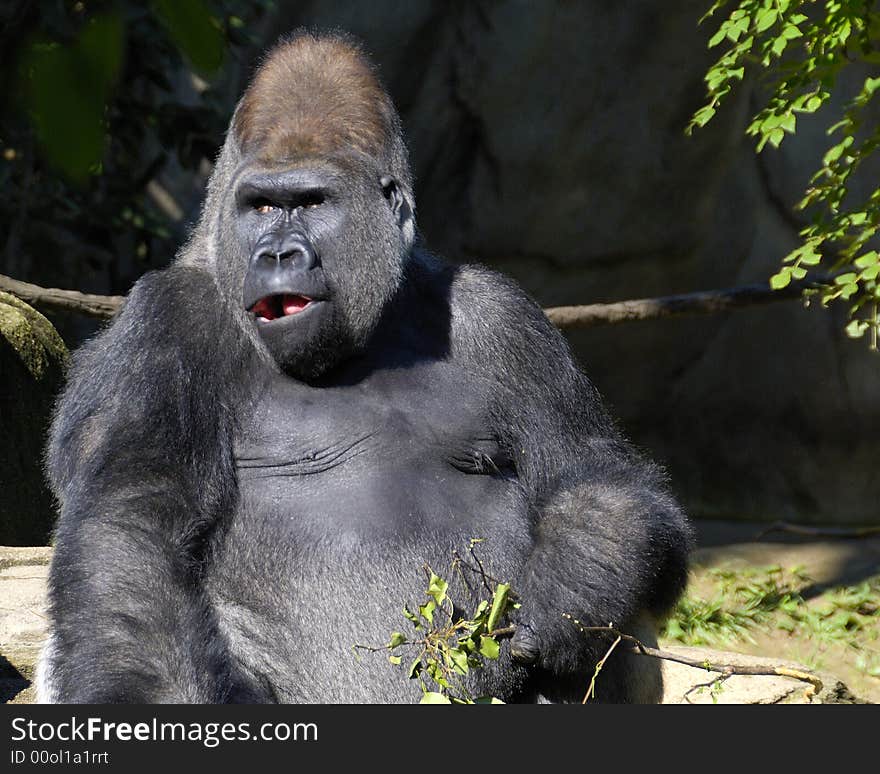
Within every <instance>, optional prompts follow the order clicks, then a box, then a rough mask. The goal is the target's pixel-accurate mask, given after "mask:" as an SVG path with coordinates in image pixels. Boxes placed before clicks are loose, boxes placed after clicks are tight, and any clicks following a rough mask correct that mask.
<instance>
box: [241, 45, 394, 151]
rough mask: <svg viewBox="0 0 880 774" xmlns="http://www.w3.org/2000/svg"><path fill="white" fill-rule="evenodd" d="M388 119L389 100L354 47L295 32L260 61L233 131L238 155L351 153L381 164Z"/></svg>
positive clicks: (391, 125)
mask: <svg viewBox="0 0 880 774" xmlns="http://www.w3.org/2000/svg"><path fill="white" fill-rule="evenodd" d="M396 121H397V119H396V113H395V111H394V107H393V105H392V103H391V100H390V98H389V97H388V95H387V94H386V92H385V90H384V89H383V88H382V85H381V84H380V83H379V80H378V78H377V76H376V74H375V72H374V70H373V67H372V65H371V64H370V62H369V61H368V60H367V58H366V57H365V56H364V54H363V53H362V52H361V50H360V49H359V48H358V46H357V45H356V44H355V43H353V42H351V41H349V40H347V39H345V38H344V37H342V36H340V35H328V36H321V37H318V36H315V35H312V34H310V33H300V34H298V35H296V36H295V37H293V38H291V39H290V40H287V41H285V42H283V43H281V44H279V45H278V46H277V47H276V48H274V49H273V50H272V51H271V52H270V54H269V56H268V57H267V59H266V60H265V61H264V62H263V64H262V65H261V67H260V68H259V70H258V71H257V74H256V76H255V77H254V79H253V81H252V82H251V85H250V86H249V87H248V89H247V91H246V92H245V95H244V97H243V98H242V101H241V104H240V105H239V109H238V111H237V113H236V117H235V122H234V124H233V129H234V131H235V135H236V137H237V138H238V141H239V143H240V145H241V148H242V150H243V151H244V152H245V153H249V152H251V151H256V152H258V154H259V156H261V157H262V158H265V159H269V160H273V161H280V160H284V159H290V158H296V157H300V156H318V157H326V156H332V155H335V154H339V153H345V152H348V151H351V150H354V151H356V152H360V153H363V154H366V155H368V156H371V157H373V158H378V159H385V158H386V157H387V155H388V152H389V151H390V150H391V149H390V147H389V146H390V144H391V138H393V137H394V136H395V134H396V132H397V126H396Z"/></svg>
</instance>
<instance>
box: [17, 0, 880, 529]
mask: <svg viewBox="0 0 880 774" xmlns="http://www.w3.org/2000/svg"><path fill="white" fill-rule="evenodd" d="M708 4H709V3H708V0H680V2H676V3H669V2H667V1H666V0H641V1H640V2H633V3H621V2H613V0H591V1H584V2H566V1H565V0H557V1H556V2H542V3H530V2H514V1H512V0H497V1H495V2H488V1H487V2H439V1H436V2H431V1H430V0H413V1H412V2H391V1H390V0H378V1H374V2H370V3H363V2H344V1H341V2H297V3H281V2H278V3H268V2H250V3H244V2H220V1H218V2H204V3H202V2H191V3H177V4H175V3H173V2H153V3H133V2H131V3H128V2H116V3H111V2H105V3H69V2H68V3H61V2H40V3H33V2H18V3H15V2H13V3H6V4H5V5H4V6H3V7H2V8H0V57H2V62H0V64H2V68H3V72H4V74H5V75H7V76H8V77H9V81H10V83H11V87H10V88H9V89H8V90H7V91H6V92H5V93H4V95H3V102H2V103H0V153H2V157H0V186H2V188H0V190H2V192H3V195H2V200H0V219H2V220H0V273H4V274H7V275H10V276H13V277H15V278H18V279H23V280H27V281H30V282H34V283H37V284H40V285H44V286H47V285H48V286H57V287H66V288H75V289H79V290H83V291H87V292H94V293H109V294H123V293H125V292H127V290H128V289H129V287H130V286H131V284H132V283H133V282H134V281H135V280H136V279H137V277H138V276H140V274H142V273H143V272H144V271H146V270H149V269H153V268H159V267H161V266H164V265H166V264H167V263H168V262H169V261H170V260H171V258H172V257H173V254H174V251H175V249H176V247H177V245H179V243H180V241H181V240H182V239H183V238H184V237H185V235H186V233H187V229H188V228H189V226H190V224H191V223H192V221H193V219H194V218H195V217H196V216H197V214H198V207H199V204H200V201H201V197H202V193H203V186H204V182H205V179H206V176H207V175H208V174H209V172H210V168H211V160H212V159H213V157H214V154H215V153H216V151H217V149H218V147H219V144H220V143H221V142H222V138H223V132H224V130H225V125H226V123H227V121H228V119H229V116H230V115H231V112H232V109H233V107H234V104H235V101H236V99H237V97H238V96H239V94H240V92H241V90H242V88H243V86H244V84H245V83H246V82H247V79H248V76H249V74H250V73H251V72H252V70H253V67H254V66H255V64H256V62H257V61H258V58H259V54H260V52H261V51H262V50H263V49H264V48H265V47H266V46H267V45H269V44H271V43H272V42H273V41H274V40H276V39H277V38H278V36H279V35H281V34H283V33H284V32H287V31H290V30H292V29H294V28H296V27H298V26H301V25H308V26H317V27H321V28H328V27H337V28H341V29H344V30H347V31H349V32H351V33H353V34H354V35H356V36H357V37H359V38H360V39H361V40H363V41H364V44H365V47H366V49H367V50H368V52H369V53H370V54H371V55H372V56H373V58H374V59H375V61H376V62H377V64H378V66H379V69H380V73H381V75H382V77H383V80H384V81H385V83H386V85H387V86H388V88H389V90H390V92H391V94H392V96H393V98H394V100H395V102H396V104H397V106H398V109H399V111H400V113H401V116H402V119H403V123H404V127H405V130H406V135H407V140H408V144H409V147H410V151H411V154H412V164H413V170H414V173H415V179H416V200H417V203H418V213H417V217H418V222H419V227H420V230H421V233H422V236H423V237H424V240H425V241H426V243H427V244H428V246H429V247H431V248H432V249H433V250H435V251H436V252H439V253H441V254H444V255H445V256H447V257H448V258H450V259H452V260H455V261H479V262H483V263H486V264H489V265H491V266H493V267H496V268H498V269H501V270H502V271H505V272H507V273H508V274H511V275H512V276H514V277H515V278H516V279H517V280H518V281H519V282H520V283H521V284H522V285H523V286H524V287H525V288H526V289H527V290H528V291H529V292H530V293H531V294H532V295H533V296H534V297H535V298H536V299H537V300H538V302H539V303H540V304H542V305H543V306H555V305H564V304H583V303H591V302H596V301H613V300H620V299H625V298H638V297H644V296H654V295H663V294H670V293H681V292H688V291H693V290H700V289H705V288H713V287H725V286H731V285H737V284H746V283H751V282H765V281H766V280H767V278H768V277H769V276H770V275H771V274H772V273H773V272H774V271H775V270H776V268H777V266H778V263H779V260H780V258H781V256H783V255H785V254H786V253H787V252H788V251H789V250H790V249H791V248H792V247H793V246H794V245H795V244H796V243H797V231H798V229H799V228H800V227H801V225H802V223H801V222H800V220H799V218H800V215H797V214H795V213H793V212H792V209H791V207H792V205H793V204H794V202H795V201H797V200H798V199H799V198H800V195H801V192H802V191H803V188H804V186H805V184H806V182H807V180H808V178H809V176H810V174H811V173H812V172H813V171H814V170H815V169H816V168H817V165H818V163H819V160H820V159H821V156H822V153H823V152H824V150H825V149H826V148H827V138H826V137H825V134H824V130H825V128H826V126H827V124H828V123H830V121H832V120H834V115H836V113H834V111H835V110H837V109H838V108H839V107H840V105H841V104H842V103H843V101H844V100H845V99H846V97H847V96H848V95H849V93H851V89H850V88H849V84H847V83H843V84H841V86H840V88H838V90H837V94H836V100H837V104H836V105H832V106H831V109H830V110H826V111H825V112H820V113H819V114H818V115H817V116H815V117H806V116H804V117H803V118H801V119H799V125H798V133H797V135H796V136H795V137H793V138H790V139H787V140H786V142H785V143H784V144H783V146H782V148H781V149H780V150H778V151H774V150H772V149H771V148H769V147H768V148H767V149H766V150H765V151H764V152H763V153H762V154H761V155H758V156H756V155H755V153H754V150H753V147H752V144H751V141H748V140H746V139H745V138H744V135H743V131H744V128H745V125H746V122H747V119H748V116H749V115H750V112H751V111H753V110H754V109H755V107H756V104H757V102H756V89H759V88H760V86H759V85H756V84H750V83H746V84H745V86H744V88H742V89H740V90H739V92H738V94H736V95H735V98H734V99H731V100H730V101H729V104H728V105H727V106H726V107H725V109H724V110H723V111H722V113H720V114H719V116H717V117H716V119H715V120H714V121H713V122H712V123H711V124H710V125H709V126H708V127H707V128H706V129H704V130H701V131H699V132H698V133H696V134H695V135H694V136H693V137H686V136H685V135H684V133H683V130H684V127H685V125H686V123H687V121H688V118H689V117H690V115H691V114H692V112H693V111H694V110H695V109H696V108H697V107H699V106H700V105H701V104H702V102H701V100H702V98H703V94H704V88H703V84H702V76H703V74H704V73H705V71H706V69H707V67H708V66H709V64H710V63H711V61H712V56H711V55H710V53H709V52H708V51H707V50H706V41H707V40H708V38H709V37H710V36H711V34H712V33H713V32H714V30H715V27H714V26H713V25H712V24H711V23H710V24H708V25H704V26H703V27H698V25H697V20H698V19H699V17H700V16H701V15H702V14H703V13H704V12H705V10H706V7H707V6H708ZM859 75H861V77H864V73H853V74H851V77H854V78H856V80H857V79H858V76H859ZM832 113H834V115H832ZM816 306H818V305H816ZM193 313H194V314H197V313H198V310H193ZM51 319H52V322H53V323H55V325H56V326H57V327H58V329H59V331H60V332H61V333H62V336H63V337H64V339H65V341H66V342H67V344H68V346H70V347H71V348H73V347H75V346H76V345H77V344H78V343H79V342H80V341H81V340H82V338H83V337H84V336H87V335H89V334H91V333H92V332H94V330H95V324H94V323H93V322H91V321H88V320H86V319H85V318H78V317H73V316H61V315H58V316H53V317H52V318H51ZM844 324H845V319H844V318H843V316H842V315H841V314H840V313H839V311H837V310H834V309H832V310H824V309H821V308H810V309H806V310H805V309H804V308H803V307H802V305H801V304H799V303H798V302H788V303H780V304H776V305H773V306H770V307H761V308H755V309H750V310H745V311H739V312H735V313H730V314H724V315H716V316H706V317H694V318H688V319H679V320H659V321H647V322H638V323H627V324H624V325H615V326H608V327H604V328H595V329H590V330H585V331H581V332H576V333H571V334H570V335H569V340H570V342H571V344H572V346H573V348H574V350H575V353H576V355H577V356H578V358H579V359H580V361H581V363H582V364H583V366H584V368H585V370H586V372H587V373H588V374H589V376H590V377H591V378H592V380H593V381H594V382H595V383H596V385H597V386H598V388H599V389H600V391H601V392H602V394H603V395H604V396H605V398H606V400H607V401H608V403H609V404H610V406H611V408H612V410H613V412H614V413H615V415H616V416H617V417H618V418H619V420H620V423H621V425H622V427H623V429H624V430H625V431H626V433H627V434H628V435H629V436H630V437H631V438H632V439H633V440H634V441H635V442H636V443H637V444H638V445H639V446H641V447H643V448H645V449H646V450H648V453H649V454H650V455H651V456H652V457H654V458H655V459H657V460H658V461H660V462H662V463H663V464H664V465H666V466H667V468H668V470H669V473H670V477H671V480H672V484H673V488H674V489H675V491H676V492H677V493H678V494H679V496H680V497H681V498H682V499H683V501H684V502H685V504H686V506H687V508H688V510H689V512H690V513H691V514H692V515H693V516H694V517H696V518H725V519H742V520H777V519H784V520H788V521H795V522H803V523H874V524H877V523H880V508H878V505H877V504H878V502H880V476H878V473H877V470H878V459H880V454H878V452H880V440H878V439H880V433H878V430H880V421H878V420H880V409H878V400H877V388H878V365H880V360H878V358H877V356H876V355H872V354H871V353H869V351H868V350H867V348H866V346H865V344H864V342H859V341H855V342H854V341H851V340H849V339H847V338H846V337H845V336H844V334H843V332H842V328H843V325H844ZM0 344H2V339H0ZM2 358H3V350H2V349H0V368H4V365H3V364H4V363H5V362H7V361H6V360H3V359H2ZM8 373H9V372H8V371H7V370H4V371H3V375H2V377H0V399H2V397H3V390H6V393H7V394H11V393H10V387H9V383H8V382H9V379H8V378H7V374H8ZM15 405H17V404H16V403H15V402H13V401H12V400H11V399H10V400H8V401H7V402H3V403H0V411H2V412H3V413H2V415H0V433H2V435H0V438H3V439H7V440H5V441H3V440H0V444H3V445H4V446H5V450H4V449H3V448H0V455H2V454H5V455H6V456H5V457H0V477H2V478H0V487H2V489H0V491H2V494H0V500H2V501H4V502H5V503H6V505H4V506H0V507H6V508H7V509H9V508H12V507H14V508H15V509H16V513H17V514H21V513H23V512H25V511H27V512H28V519H31V518H33V520H34V522H35V523H37V522H40V523H42V522H43V521H45V518H47V517H45V516H44V515H42V514H43V512H44V511H46V512H48V511H47V509H48V508H49V507H50V506H49V505H47V502H48V501H47V500H46V499H45V496H44V495H43V494H39V493H37V490H38V489H39V488H40V487H41V483H40V480H39V470H38V464H37V463H36V462H34V459H35V455H36V456H38V452H35V451H34V448H35V446H34V445H35V443H36V440H35V439H39V440H40V441H41V440H42V432H43V431H42V430H39V429H38V426H39V425H40V424H41V422H44V421H45V419H43V420H37V419H34V418H33V416H32V415H30V414H29V415H28V417H29V418H28V419H27V420H26V421H25V420H22V416H24V415H23V414H21V413H19V412H16V411H15V409H14V407H15ZM10 439H11V440H10ZM11 450H14V452H15V453H14V454H12V452H11ZM26 481H30V482H34V483H33V485H32V486H30V485H25V483H24V482H26ZM16 492H17V493H19V494H20V495H22V496H21V497H20V498H19V500H18V501H17V502H16V494H15V493H16ZM25 493H27V496H26V497H25V496H23V495H24V494H25ZM40 498H44V499H40ZM10 503H12V504H10ZM31 512H33V514H34V515H33V516H31ZM0 542H2V541H0ZM7 542H10V541H8V540H7Z"/></svg>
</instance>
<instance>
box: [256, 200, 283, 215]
mask: <svg viewBox="0 0 880 774" xmlns="http://www.w3.org/2000/svg"><path fill="white" fill-rule="evenodd" d="M253 207H254V209H255V210H256V211H257V212H259V213H260V215H271V214H272V213H273V212H277V211H278V210H279V209H281V208H280V207H279V206H278V205H277V204H272V202H270V201H268V200H267V199H258V200H257V201H255V202H254V203H253Z"/></svg>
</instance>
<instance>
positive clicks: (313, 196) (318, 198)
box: [297, 191, 324, 210]
mask: <svg viewBox="0 0 880 774" xmlns="http://www.w3.org/2000/svg"><path fill="white" fill-rule="evenodd" d="M323 203H324V194H322V193H321V192H320V191H308V192H307V193H305V194H303V196H302V198H301V199H299V200H298V201H297V205H298V206H299V207H306V208H307V209H310V210H313V209H314V208H315V207H320V206H321V205H322V204H323Z"/></svg>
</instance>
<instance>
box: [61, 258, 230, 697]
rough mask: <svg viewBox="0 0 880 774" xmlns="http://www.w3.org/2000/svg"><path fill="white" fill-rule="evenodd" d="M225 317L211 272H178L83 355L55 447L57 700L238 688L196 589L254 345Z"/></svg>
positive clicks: (150, 281) (224, 505) (224, 508)
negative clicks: (247, 345)
mask: <svg viewBox="0 0 880 774" xmlns="http://www.w3.org/2000/svg"><path fill="white" fill-rule="evenodd" d="M228 320H229V318H228V312H227V313H224V311H223V304H222V302H221V299H220V298H219V296H218V293H217V291H216V290H215V286H214V283H213V281H212V280H211V279H210V278H209V277H208V276H207V275H206V274H204V273H202V272H200V271H198V270H195V269H191V268H183V267H174V268H170V269H166V270H165V271H162V272H156V273H152V274H148V275H146V276H145V277H143V278H142V279H141V280H140V281H139V282H138V283H137V284H136V285H135V287H134V289H133V290H132V292H131V294H130V296H129V298H128V300H127V302H126V304H125V307H124V309H123V310H122V312H121V313H120V314H119V316H118V318H117V319H116V320H115V321H114V323H113V324H112V325H111V326H110V327H109V328H108V329H107V330H106V331H105V332H104V333H102V334H101V335H100V336H98V337H97V338H96V339H94V340H93V341H91V342H90V343H89V344H87V345H86V346H84V347H83V348H82V349H80V350H79V351H78V352H77V353H76V355H75V357H74V362H73V367H72V371H71V374H70V379H69V383H68V387H67V390H66V392H65V394H64V396H63V398H62V400H61V403H60V405H59V408H58V411H57V414H56V418H55V422H54V426H53V433H52V440H51V445H50V449H49V457H48V463H49V464H48V468H49V475H50V478H51V480H52V484H53V487H54V489H55V493H56V495H57V497H58V499H59V502H60V503H61V513H60V517H59V521H58V525H57V532H56V543H57V546H58V547H57V550H56V553H55V556H54V559H53V562H52V568H51V574H50V589H49V593H50V605H51V609H52V615H53V621H54V634H53V636H54V643H53V647H52V648H51V653H50V661H51V664H50V667H49V669H50V677H49V680H50V682H51V692H52V693H53V694H54V698H55V699H56V700H57V701H62V702H112V701H126V702H162V701H173V702H182V701H196V702H217V701H224V700H228V699H235V698H236V691H237V690H238V689H237V686H236V680H235V676H234V675H233V674H232V673H231V671H230V666H229V664H228V662H227V660H226V658H225V654H224V653H223V648H222V645H221V642H222V638H221V637H219V636H218V634H217V629H216V622H215V620H214V615H213V613H212V610H211V607H210V605H209V603H208V601H207V599H206V596H205V594H204V592H203V590H202V587H201V584H200V573H201V569H202V567H203V564H204V563H205V562H206V561H207V559H208V557H207V556H206V546H207V544H208V539H209V537H210V536H211V534H212V531H213V530H215V529H217V528H218V527H219V526H220V522H221V520H222V518H223V516H224V515H225V514H228V513H229V512H230V509H231V506H232V503H233V501H234V498H235V497H236V492H235V471H234V468H233V463H232V459H233V458H232V426H233V422H234V420H235V417H234V416H232V415H231V411H230V409H229V408H228V407H229V406H235V405H238V403H237V402H236V398H235V397H234V396H232V395H230V394H229V391H230V390H231V389H233V388H232V387H230V385H237V384H240V382H241V376H240V369H241V368H242V365H243V363H242V358H243V357H244V356H245V355H244V354H243V353H244V351H245V350H244V347H243V346H242V344H241V343H240V342H239V335H238V334H236V332H235V331H234V330H232V325H231V324H230V322H229V321H228Z"/></svg>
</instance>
